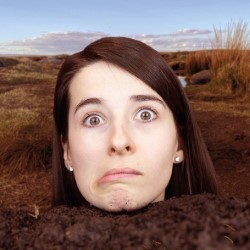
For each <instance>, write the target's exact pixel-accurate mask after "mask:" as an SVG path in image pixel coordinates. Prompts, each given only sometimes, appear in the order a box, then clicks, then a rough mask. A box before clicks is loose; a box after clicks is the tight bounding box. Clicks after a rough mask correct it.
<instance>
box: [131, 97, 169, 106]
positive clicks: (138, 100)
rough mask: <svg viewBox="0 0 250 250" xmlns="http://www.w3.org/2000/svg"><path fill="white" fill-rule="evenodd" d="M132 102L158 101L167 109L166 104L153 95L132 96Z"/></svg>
mask: <svg viewBox="0 0 250 250" xmlns="http://www.w3.org/2000/svg"><path fill="white" fill-rule="evenodd" d="M130 100H133V101H136V102H145V101H156V102H159V103H160V104H162V106H163V107H164V108H166V104H165V103H164V102H163V101H162V100H161V99H160V98H158V97H156V96H153V95H132V96H131V97H130Z"/></svg>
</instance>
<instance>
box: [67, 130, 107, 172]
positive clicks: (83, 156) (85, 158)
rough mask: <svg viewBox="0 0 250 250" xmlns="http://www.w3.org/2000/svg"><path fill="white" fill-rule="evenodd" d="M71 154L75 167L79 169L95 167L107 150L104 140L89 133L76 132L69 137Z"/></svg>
mask: <svg viewBox="0 0 250 250" xmlns="http://www.w3.org/2000/svg"><path fill="white" fill-rule="evenodd" d="M69 139H70V140H69V146H70V155H71V160H72V164H73V165H74V168H77V169H79V170H82V169H84V170H87V171H88V169H95V165H96V164H97V163H98V162H99V161H100V160H101V159H102V154H103V152H104V150H105V143H104V141H103V140H98V139H96V138H95V137H93V136H90V135H89V134H87V135H85V134H83V133H82V134H81V133H75V134H74V135H72V136H71V137H70V138H69Z"/></svg>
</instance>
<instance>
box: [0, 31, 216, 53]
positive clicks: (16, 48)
mask: <svg viewBox="0 0 250 250" xmlns="http://www.w3.org/2000/svg"><path fill="white" fill-rule="evenodd" d="M210 33H211V31H209V30H197V29H189V30H188V29H183V30H179V31H177V32H175V33H171V34H160V35H151V34H138V35H133V36H129V35H127V36H129V37H131V38H134V39H137V40H140V41H142V42H144V43H146V44H148V45H150V46H152V47H153V48H155V49H156V50H158V51H174V50H190V49H191V50H192V49H205V48H209V47H211V45H210V42H209V39H208V35H209V34H210ZM105 36H110V34H106V33H103V32H72V31H69V32H48V33H42V34H41V35H40V36H37V37H33V38H30V39H26V40H23V41H10V42H0V54H34V55H35V54H43V55H49V54H72V53H75V52H77V51H80V50H82V49H84V47H86V46H87V45H88V44H89V43H91V42H93V41H95V40H97V39H99V38H101V37H105Z"/></svg>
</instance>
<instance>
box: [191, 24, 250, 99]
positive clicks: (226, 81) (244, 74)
mask: <svg viewBox="0 0 250 250" xmlns="http://www.w3.org/2000/svg"><path fill="white" fill-rule="evenodd" d="M212 48H213V49H212V50H209V51H197V52H194V53H191V54H190V55H188V57H187V72H188V74H193V73H196V72H198V71H200V70H202V69H210V71H211V74H212V81H213V83H215V84H216V85H217V87H218V88H223V89H224V90H225V91H226V92H231V93H240V94H246V93H249V91H250V43H249V31H248V28H247V24H246V23H244V22H243V21H239V22H237V23H235V22H229V23H228V24H227V26H226V27H225V28H224V29H223V28H221V27H219V28H218V27H215V26H214V38H213V40H212Z"/></svg>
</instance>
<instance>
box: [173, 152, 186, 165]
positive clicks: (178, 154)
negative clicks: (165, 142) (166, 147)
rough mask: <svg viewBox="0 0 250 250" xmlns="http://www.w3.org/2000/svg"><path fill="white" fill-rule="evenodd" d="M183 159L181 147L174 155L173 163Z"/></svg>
mask: <svg viewBox="0 0 250 250" xmlns="http://www.w3.org/2000/svg"><path fill="white" fill-rule="evenodd" d="M183 161H184V153H183V150H182V149H178V150H177V151H176V153H175V155H174V159H173V163H174V164H178V163H181V162H183Z"/></svg>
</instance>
